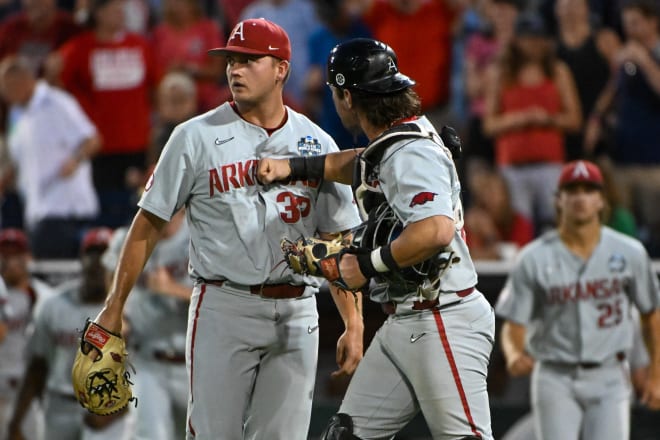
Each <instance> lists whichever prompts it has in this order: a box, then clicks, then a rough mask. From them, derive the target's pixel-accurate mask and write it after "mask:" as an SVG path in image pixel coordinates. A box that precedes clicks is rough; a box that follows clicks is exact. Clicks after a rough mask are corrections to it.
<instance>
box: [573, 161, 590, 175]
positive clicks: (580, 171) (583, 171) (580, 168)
mask: <svg viewBox="0 0 660 440" xmlns="http://www.w3.org/2000/svg"><path fill="white" fill-rule="evenodd" d="M572 177H573V178H574V179H577V178H578V177H584V178H585V179H588V178H589V170H588V169H587V165H586V164H585V163H584V162H582V161H579V162H578V163H576V164H575V168H574V169H573V176H572Z"/></svg>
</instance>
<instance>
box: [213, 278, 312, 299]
mask: <svg viewBox="0 0 660 440" xmlns="http://www.w3.org/2000/svg"><path fill="white" fill-rule="evenodd" d="M204 282H205V283H206V284H212V285H214V286H218V287H220V286H222V285H223V284H224V283H225V280H205V281H204ZM246 287H248V288H249V289H250V293H253V294H254V295H259V296H263V297H264V298H272V299H290V298H298V297H300V296H302V294H303V293H305V287H307V286H292V285H291V284H286V283H283V284H264V285H261V284H256V285H254V286H246Z"/></svg>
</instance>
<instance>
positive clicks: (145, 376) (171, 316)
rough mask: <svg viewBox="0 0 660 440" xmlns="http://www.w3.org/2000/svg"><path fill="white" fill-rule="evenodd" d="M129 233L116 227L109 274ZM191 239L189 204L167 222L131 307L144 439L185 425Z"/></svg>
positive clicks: (169, 434) (139, 433) (139, 429)
mask: <svg viewBox="0 0 660 440" xmlns="http://www.w3.org/2000/svg"><path fill="white" fill-rule="evenodd" d="M127 233H128V228H127V227H123V228H120V229H118V230H116V231H115V233H114V234H113V236H112V240H111V241H110V246H109V247H108V249H107V250H106V252H105V253H104V254H103V258H102V263H103V267H104V269H105V270H106V273H107V274H108V278H109V279H111V278H112V275H113V273H114V270H115V268H116V266H117V262H118V261H119V253H120V251H121V248H122V245H123V244H124V240H125V238H126V234H127ZM189 242H190V232H189V230H188V226H187V224H186V220H185V209H181V210H180V211H178V212H177V213H176V214H175V215H174V217H172V220H171V221H170V222H169V223H167V224H166V225H165V226H164V228H163V230H162V233H161V237H160V240H159V241H158V243H157V244H156V247H155V248H154V251H153V252H152V254H151V257H150V258H149V260H148V261H147V264H146V265H145V268H144V271H143V273H142V275H141V276H140V279H139V280H138V282H137V284H136V286H135V288H134V292H133V294H131V296H130V298H129V299H128V305H127V307H126V320H127V324H128V328H129V329H130V330H129V333H128V335H127V337H126V339H127V343H128V351H129V352H130V353H131V362H133V363H134V364H135V367H136V370H137V371H139V374H136V375H135V378H134V382H135V383H134V390H133V392H134V394H135V395H136V396H139V399H140V401H139V405H138V406H137V409H136V418H137V424H136V432H135V438H137V439H140V440H175V439H179V438H181V437H183V436H184V433H185V430H186V428H185V421H186V408H187V405H188V375H187V373H186V362H185V361H186V359H185V344H186V329H187V327H188V306H189V304H190V295H191V294H192V280H191V278H190V276H189V275H188V244H189Z"/></svg>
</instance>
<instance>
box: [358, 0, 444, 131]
mask: <svg viewBox="0 0 660 440" xmlns="http://www.w3.org/2000/svg"><path fill="white" fill-rule="evenodd" d="M352 1H353V4H354V7H356V10H358V11H362V13H363V14H364V16H363V17H364V20H365V22H366V23H367V26H368V27H369V29H371V32H372V33H373V37H374V38H375V39H377V40H380V41H384V42H386V43H387V44H388V45H390V46H391V47H392V49H394V51H395V52H396V53H397V55H398V65H399V68H400V69H401V70H402V71H404V72H406V73H407V74H408V75H410V77H411V78H415V81H416V82H417V85H416V86H415V92H416V93H417V94H418V95H419V97H420V98H421V99H422V111H423V112H424V113H425V114H426V116H427V117H428V118H429V119H430V120H431V122H432V123H433V124H434V125H435V126H436V127H442V125H443V121H444V118H445V117H446V104H447V103H448V101H449V79H450V70H451V31H452V24H453V20H454V16H455V14H454V10H453V9H452V6H453V3H454V2H452V1H449V0H352Z"/></svg>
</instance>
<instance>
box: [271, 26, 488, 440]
mask: <svg viewBox="0 0 660 440" xmlns="http://www.w3.org/2000/svg"><path fill="white" fill-rule="evenodd" d="M328 82H329V84H330V87H331V88H332V92H333V99H334V103H335V108H336V110H337V112H338V113H339V116H340V117H341V119H342V121H343V123H344V124H345V125H346V127H349V128H351V129H352V130H358V129H359V130H362V131H363V132H364V133H365V134H366V135H367V137H368V138H369V140H370V143H369V145H368V146H367V148H366V149H365V150H348V151H343V152H340V153H334V154H328V155H326V156H321V157H320V158H309V159H307V158H306V159H307V160H304V162H305V163H302V165H303V167H302V168H303V169H301V167H300V165H301V159H298V158H294V159H291V160H286V159H279V160H277V159H262V160H261V162H260V165H259V171H258V176H259V178H260V179H261V181H262V182H264V183H266V182H273V181H277V180H280V179H286V178H291V179H294V180H295V179H298V178H302V179H306V178H321V177H323V178H324V179H325V180H329V181H339V182H342V183H353V185H354V187H357V191H356V200H357V202H358V204H359V205H360V207H361V210H362V211H363V217H364V216H365V214H366V212H368V219H369V220H368V221H367V222H366V224H365V225H364V226H366V228H365V229H363V230H361V231H359V230H358V231H355V232H354V234H355V237H356V240H355V241H354V243H353V244H357V245H358V246H361V247H362V248H363V250H364V248H366V249H368V252H367V251H366V250H365V251H364V252H361V253H358V254H357V255H356V254H351V253H348V254H344V255H343V256H342V257H341V260H340V262H339V272H340V277H341V278H343V280H344V281H345V282H346V284H347V285H348V286H349V287H351V288H359V287H361V286H363V285H364V284H365V283H367V281H368V279H369V278H375V281H376V284H375V287H373V288H372V290H371V298H372V299H373V300H374V301H376V302H378V303H381V304H382V306H383V310H384V311H385V312H386V313H388V314H389V315H390V316H389V317H388V319H387V321H386V322H385V324H384V325H383V326H382V327H381V328H380V330H379V331H378V333H377V334H376V335H375V337H374V339H373V340H372V342H371V345H370V347H369V349H368V350H367V352H366V354H365V356H364V358H363V359H362V361H361V362H360V365H359V366H358V368H357V370H356V372H355V375H354V376H353V378H352V379H351V382H350V384H349V387H348V390H347V392H346V396H345V397H344V401H343V403H342V405H341V407H340V409H339V414H337V415H335V416H333V417H332V419H331V420H330V423H329V425H328V427H327V428H326V431H325V433H324V434H323V436H322V438H323V439H324V440H325V439H327V440H330V439H383V438H390V437H392V436H393V435H395V434H396V433H397V432H398V431H400V430H401V429H402V428H403V427H404V426H405V425H406V424H407V423H408V422H409V421H410V420H412V418H413V417H414V416H415V415H416V414H417V413H418V412H419V411H421V412H422V414H424V416H425V418H426V421H427V423H428V425H429V428H430V431H431V434H432V435H433V438H434V439H447V438H452V439H463V440H467V439H492V434H491V428H490V410H489V403H488V393H487V391H486V375H487V372H488V362H489V357H490V353H491V351H492V348H493V338H494V332H495V317H494V314H493V310H492V308H491V307H490V305H489V303H488V301H487V300H486V299H485V298H484V296H483V295H482V294H481V293H480V292H478V291H477V290H476V289H475V285H476V284H477V274H476V272H475V270H474V265H473V264H472V260H471V258H470V254H469V252H468V248H467V246H466V244H465V240H464V234H463V212H462V208H461V201H460V192H461V186H460V182H459V180H458V176H457V173H456V168H455V166H454V163H453V161H452V154H451V152H450V151H449V149H448V148H447V147H446V146H445V145H444V143H443V141H442V140H441V139H440V137H439V136H438V134H437V133H436V131H435V129H434V128H433V126H432V125H431V124H430V123H429V121H428V119H426V117H423V116H419V112H420V102H419V98H418V96H417V94H416V93H415V92H414V91H413V90H412V87H413V86H414V85H415V82H414V81H413V80H411V79H410V78H409V77H407V76H405V75H403V74H401V73H400V72H399V70H398V67H397V58H396V55H395V53H394V51H393V50H392V49H391V48H390V47H389V46H387V45H386V44H384V43H381V42H379V41H376V40H371V39H353V40H350V41H348V42H345V43H341V44H339V45H337V46H336V47H335V48H334V49H333V50H332V51H331V52H330V57H329V59H328ZM310 159H311V160H310ZM354 168H357V170H355V172H354ZM354 175H355V176H361V180H360V181H356V182H353V181H352V180H353V178H352V176H354ZM376 231H379V232H376ZM388 237H396V238H395V239H394V240H393V241H391V242H389V239H388ZM375 372H377V374H376V373H375Z"/></svg>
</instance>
